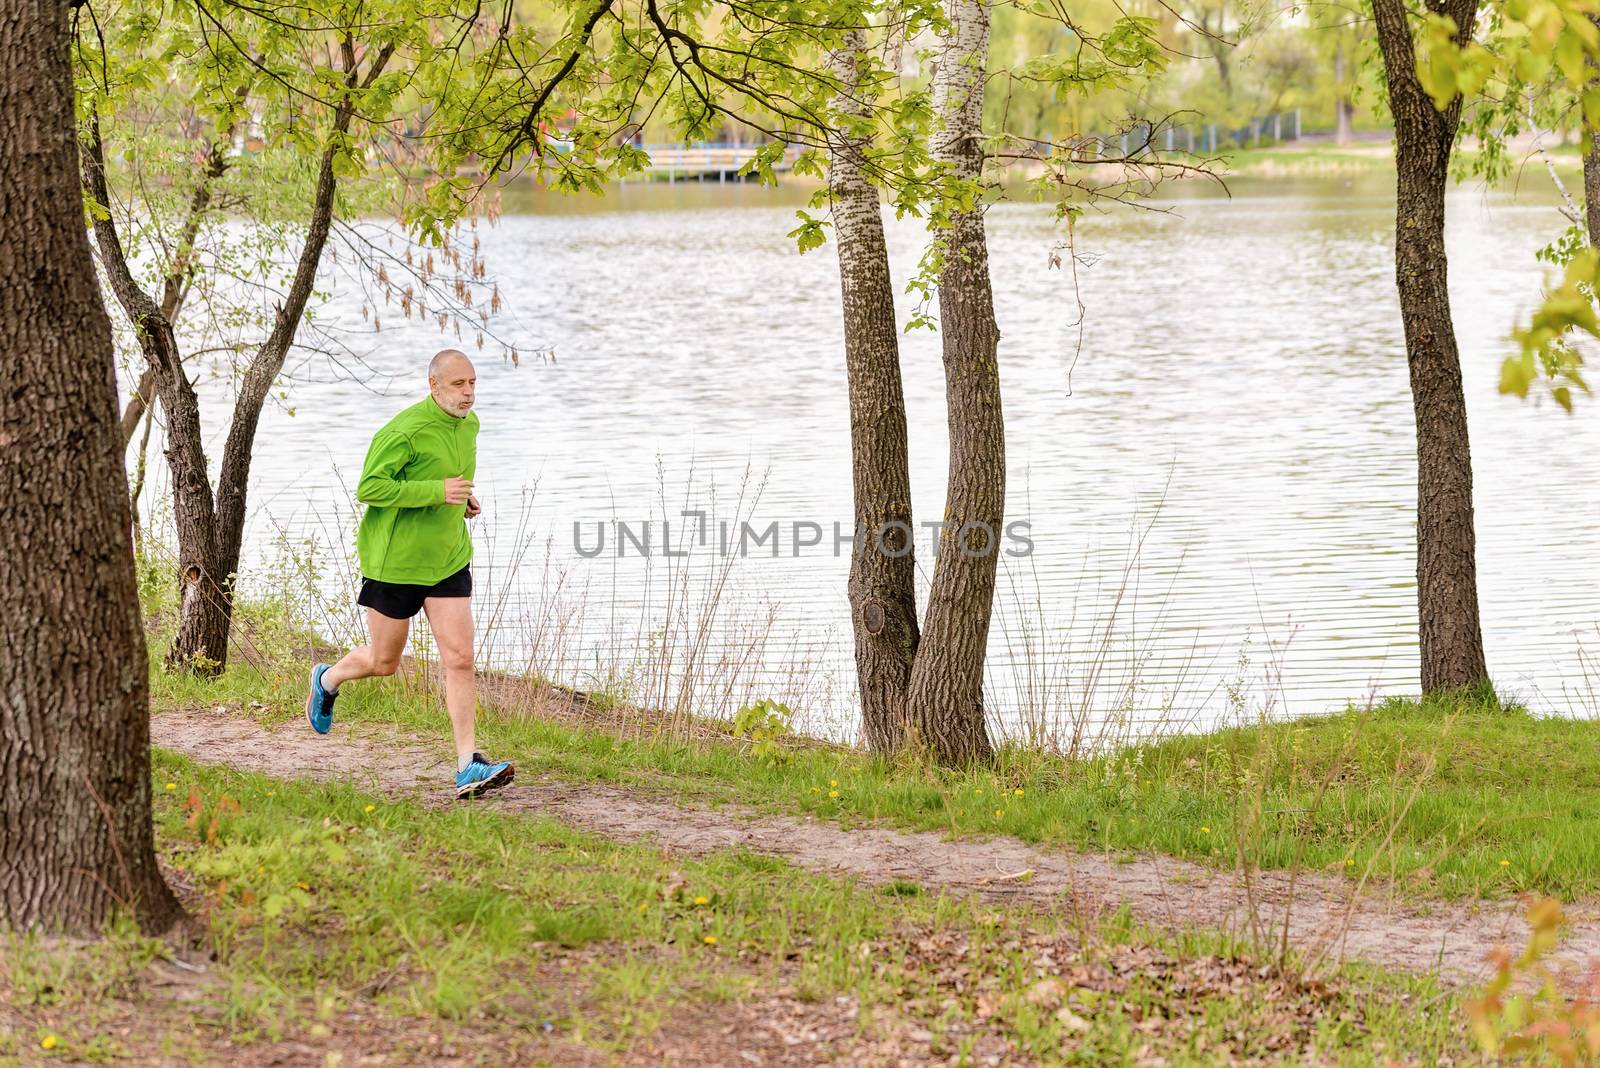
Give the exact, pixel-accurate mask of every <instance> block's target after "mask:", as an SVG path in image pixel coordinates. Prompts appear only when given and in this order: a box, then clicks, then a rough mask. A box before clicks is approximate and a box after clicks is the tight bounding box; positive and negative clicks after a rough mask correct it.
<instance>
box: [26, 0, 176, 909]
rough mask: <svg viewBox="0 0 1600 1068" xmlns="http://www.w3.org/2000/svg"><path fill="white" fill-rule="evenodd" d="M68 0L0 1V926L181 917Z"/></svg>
mask: <svg viewBox="0 0 1600 1068" xmlns="http://www.w3.org/2000/svg"><path fill="white" fill-rule="evenodd" d="M68 11H69V5H68V4H67V3H63V2H54V3H49V2H41V3H38V4H36V5H29V6H28V7H27V10H26V12H24V10H23V5H20V4H16V3H8V4H7V9H6V11H5V12H4V14H3V15H0V125H3V127H4V130H3V133H0V351H4V352H5V353H6V370H7V388H5V389H3V390H0V494H3V497H4V500H5V502H6V506H5V508H4V509H0V591H3V594H0V922H3V923H4V924H6V925H8V926H12V927H21V928H44V929H68V930H77V931H94V930H96V929H98V928H99V927H100V926H101V925H102V924H103V923H104V922H105V921H106V919H107V918H108V917H109V916H110V915H111V913H112V912H113V911H115V910H117V909H118V908H125V909H128V910H130V911H131V912H132V914H133V915H134V916H135V917H136V918H137V919H138V920H139V921H140V922H141V923H142V924H143V925H144V926H145V928H146V929H148V930H159V929H163V928H165V927H167V926H169V925H170V924H171V923H172V921H173V920H175V919H176V918H177V917H178V916H179V915H180V909H179V907H178V903H177V901H176V899H174V898H173V896H172V893H171V891H169V890H168V889H167V886H166V884H165V883H164V882H163V881H162V878H161V873H160V870H159V869H158V867H157V865H156V857H155V849H154V842H153V836H152V832H151V823H150V737H149V729H150V728H149V691H148V686H149V680H148V675H147V672H148V670H149V669H148V666H147V664H146V662H145V650H144V637H143V631H142V630H141V624H140V620H139V608H138V600H137V596H136V592H135V586H134V574H133V561H132V556H131V553H130V545H129V513H128V484H127V478H126V475H125V474H124V472H123V466H122V464H123V457H122V453H123V449H122V439H121V437H120V435H119V432H118V423H117V385H116V378H115V374H114V371H113V355H112V341H111V324H110V322H109V321H108V320H107V318H106V314H105V308H104V307H103V306H102V304H101V302H100V293H99V287H98V284H97V283H96V280H95V273H94V265H93V262H92V261H91V259H90V256H89V246H88V242H87V240H86V239H85V237H84V232H83V209H82V206H81V205H82V200H81V196H80V189H79V186H78V149H77V145H76V142H75V128H76V120H75V116H74V114H73V89H72V68H71V65H70V58H69V56H70V53H69V46H70V43H71V34H70V32H69V21H68Z"/></svg>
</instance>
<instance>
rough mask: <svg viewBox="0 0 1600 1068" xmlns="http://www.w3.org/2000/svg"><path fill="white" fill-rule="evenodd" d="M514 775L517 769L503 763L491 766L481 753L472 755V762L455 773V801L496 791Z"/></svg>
mask: <svg viewBox="0 0 1600 1068" xmlns="http://www.w3.org/2000/svg"><path fill="white" fill-rule="evenodd" d="M516 774H517V769H516V768H514V767H512V766H511V765H510V764H508V763H506V762H505V761H501V762H500V763H498V764H491V763H489V761H488V760H487V759H486V758H485V757H484V755H483V754H482V753H473V754H472V762H471V763H469V764H468V765H467V766H466V767H465V768H464V769H462V770H461V771H458V772H456V800H457V801H460V800H463V799H465V798H469V797H477V796H478V795H479V794H482V793H486V792H488V791H489V790H497V789H499V788H500V787H502V786H505V785H506V784H507V783H509V782H510V781H511V780H512V779H514V778H515V777H516Z"/></svg>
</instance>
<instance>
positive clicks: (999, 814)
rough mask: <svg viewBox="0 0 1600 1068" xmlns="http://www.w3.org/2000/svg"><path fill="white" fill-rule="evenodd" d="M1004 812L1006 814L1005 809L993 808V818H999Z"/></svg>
mask: <svg viewBox="0 0 1600 1068" xmlns="http://www.w3.org/2000/svg"><path fill="white" fill-rule="evenodd" d="M1005 814H1006V810H1005V809H1003V808H997V809H995V810H994V818H995V819H1001V818H1002V817H1004V816H1005Z"/></svg>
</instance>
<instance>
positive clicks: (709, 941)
mask: <svg viewBox="0 0 1600 1068" xmlns="http://www.w3.org/2000/svg"><path fill="white" fill-rule="evenodd" d="M705 941H706V945H708V946H714V945H716V944H717V936H716V935H706V939H705Z"/></svg>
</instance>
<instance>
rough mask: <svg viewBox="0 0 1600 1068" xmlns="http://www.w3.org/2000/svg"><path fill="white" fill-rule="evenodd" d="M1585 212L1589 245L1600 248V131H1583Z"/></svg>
mask: <svg viewBox="0 0 1600 1068" xmlns="http://www.w3.org/2000/svg"><path fill="white" fill-rule="evenodd" d="M1583 212H1584V222H1585V224H1586V225H1585V227H1584V229H1585V230H1586V231H1587V232H1588V235H1589V244H1590V245H1591V246H1592V247H1594V248H1600V130H1596V129H1593V128H1592V127H1586V128H1585V129H1584V131H1583Z"/></svg>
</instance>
